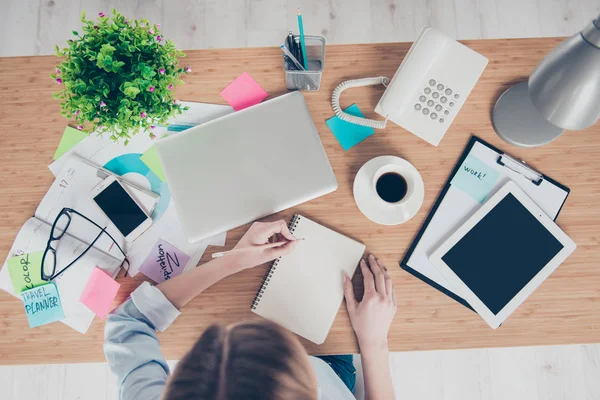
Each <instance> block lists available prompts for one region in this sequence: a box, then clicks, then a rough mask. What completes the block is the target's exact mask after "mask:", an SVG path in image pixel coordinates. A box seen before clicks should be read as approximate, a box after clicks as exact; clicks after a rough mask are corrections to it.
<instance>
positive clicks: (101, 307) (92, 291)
mask: <svg viewBox="0 0 600 400" xmlns="http://www.w3.org/2000/svg"><path fill="white" fill-rule="evenodd" d="M120 287H121V284H120V283H118V282H117V281H115V280H114V279H113V278H112V277H111V276H110V275H108V274H107V273H106V272H104V271H102V270H101V269H100V268H98V267H96V268H94V270H93V271H92V275H90V279H89V280H88V282H87V284H86V285H85V287H84V288H83V292H81V296H80V297H79V301H80V302H82V303H83V304H84V305H85V306H86V307H87V308H89V309H90V310H91V311H93V313H94V314H96V315H97V316H98V317H100V318H101V319H106V316H107V315H108V313H109V311H110V309H111V307H112V303H113V300H114V299H115V297H117V293H118V292H119V288H120Z"/></svg>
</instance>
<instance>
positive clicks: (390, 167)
mask: <svg viewBox="0 0 600 400" xmlns="http://www.w3.org/2000/svg"><path fill="white" fill-rule="evenodd" d="M390 173H393V174H396V175H399V176H400V177H401V178H402V179H404V181H405V182H406V193H405V194H404V196H402V198H400V200H398V201H395V202H390V201H387V200H385V199H383V198H382V197H381V195H380V194H379V193H378V192H377V182H378V181H379V179H380V178H381V177H382V176H383V175H385V174H390ZM415 179H416V178H415V176H414V171H413V170H412V169H409V168H406V166H404V165H398V164H386V165H383V166H382V167H380V168H379V169H378V170H377V171H376V172H375V175H374V176H373V185H372V186H373V192H374V195H375V196H376V197H377V199H378V200H379V202H380V204H381V206H383V207H394V208H395V207H398V208H400V207H403V206H405V205H406V204H407V203H408V202H410V201H411V199H412V198H413V197H414V196H415ZM398 184H399V185H401V184H402V183H401V182H400V181H399V182H398ZM398 190H402V188H399V189H398Z"/></svg>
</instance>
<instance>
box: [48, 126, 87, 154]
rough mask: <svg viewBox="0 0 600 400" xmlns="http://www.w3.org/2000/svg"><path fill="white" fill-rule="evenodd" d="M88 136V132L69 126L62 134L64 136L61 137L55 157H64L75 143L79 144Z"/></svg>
mask: <svg viewBox="0 0 600 400" xmlns="http://www.w3.org/2000/svg"><path fill="white" fill-rule="evenodd" d="M86 137H88V134H87V133H85V132H83V131H80V130H79V129H75V128H71V127H70V126H67V127H66V128H65V132H64V133H63V135H62V138H60V143H59V144H58V147H57V149H56V153H54V159H55V160H58V159H59V158H60V157H62V155H63V154H65V153H66V152H67V151H69V150H71V149H72V148H73V147H75V145H77V144H78V143H79V142H81V141H82V140H83V139H85V138H86Z"/></svg>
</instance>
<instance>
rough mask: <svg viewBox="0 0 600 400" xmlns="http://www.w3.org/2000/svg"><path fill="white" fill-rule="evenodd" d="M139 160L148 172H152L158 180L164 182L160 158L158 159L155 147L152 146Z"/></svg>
mask: <svg viewBox="0 0 600 400" xmlns="http://www.w3.org/2000/svg"><path fill="white" fill-rule="evenodd" d="M140 160H142V162H143V163H144V164H146V165H147V166H148V168H150V171H152V172H154V174H155V175H156V176H157V177H158V179H160V180H161V181H163V182H166V178H165V173H164V172H163V168H162V164H161V163H160V158H158V153H157V152H156V147H154V146H152V147H150V148H149V149H148V150H146V152H145V153H144V154H142V155H141V157H140Z"/></svg>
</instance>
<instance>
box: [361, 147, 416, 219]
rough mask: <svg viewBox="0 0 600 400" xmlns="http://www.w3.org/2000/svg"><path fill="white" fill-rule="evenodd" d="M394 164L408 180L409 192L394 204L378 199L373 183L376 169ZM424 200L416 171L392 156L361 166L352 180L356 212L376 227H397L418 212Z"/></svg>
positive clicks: (373, 160) (404, 161)
mask: <svg viewBox="0 0 600 400" xmlns="http://www.w3.org/2000/svg"><path fill="white" fill-rule="evenodd" d="M388 164H394V166H395V167H397V168H398V172H400V173H401V174H402V175H403V176H404V177H406V178H407V181H409V182H410V181H412V188H413V192H412V195H411V193H410V192H411V190H410V188H409V193H408V194H407V196H406V198H405V199H403V200H401V201H399V202H398V203H388V202H386V201H384V200H382V199H381V198H380V197H379V195H378V194H377V192H376V191H375V188H374V184H373V180H374V178H375V174H376V173H377V171H379V169H380V168H381V167H383V166H385V165H388ZM424 197H425V185H424V184H423V179H422V178H421V175H420V174H419V171H417V169H416V168H415V167H414V166H413V165H412V164H411V163H409V162H408V161H406V160H404V159H402V158H400V157H395V156H380V157H375V158H373V159H372V160H369V161H367V162H366V163H365V165H363V166H362V167H361V168H360V170H359V171H358V173H357V174H356V178H354V200H355V201H356V205H357V206H358V209H359V210H360V211H361V212H362V213H363V214H364V215H365V217H367V218H369V219H370V220H371V221H373V222H375V223H377V224H380V225H399V224H402V223H404V222H406V221H408V220H409V219H411V218H412V217H414V216H415V214H416V213H417V212H418V211H419V209H420V208H421V205H422V204H423V198H424Z"/></svg>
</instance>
